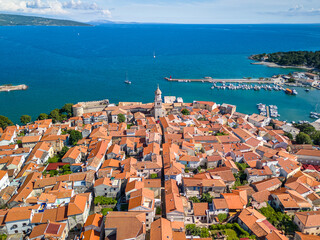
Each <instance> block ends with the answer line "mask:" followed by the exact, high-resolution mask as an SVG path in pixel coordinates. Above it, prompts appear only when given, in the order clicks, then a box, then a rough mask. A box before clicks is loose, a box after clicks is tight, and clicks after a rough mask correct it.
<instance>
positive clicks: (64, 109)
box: [60, 103, 73, 117]
mask: <svg viewBox="0 0 320 240" xmlns="http://www.w3.org/2000/svg"><path fill="white" fill-rule="evenodd" d="M72 106H73V103H66V104H65V105H63V107H62V108H61V109H60V113H61V114H63V113H65V114H66V115H67V116H68V117H72Z"/></svg>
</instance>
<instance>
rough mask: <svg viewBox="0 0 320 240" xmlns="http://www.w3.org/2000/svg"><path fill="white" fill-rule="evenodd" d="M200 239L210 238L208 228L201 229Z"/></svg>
mask: <svg viewBox="0 0 320 240" xmlns="http://www.w3.org/2000/svg"><path fill="white" fill-rule="evenodd" d="M200 237H201V238H208V237H210V233H209V229H208V228H206V227H203V228H201V232H200Z"/></svg>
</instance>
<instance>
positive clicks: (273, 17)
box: [0, 0, 320, 24]
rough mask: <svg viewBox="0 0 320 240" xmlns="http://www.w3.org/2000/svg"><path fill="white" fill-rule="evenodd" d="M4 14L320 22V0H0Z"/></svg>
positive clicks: (135, 19) (160, 20)
mask: <svg viewBox="0 0 320 240" xmlns="http://www.w3.org/2000/svg"><path fill="white" fill-rule="evenodd" d="M0 12H2V13H14V14H23V15H34V16H43V17H53V18H59V19H70V20H77V21H81V22H90V21H123V22H149V23H194V24H198V23H204V24H245V23H250V24H253V23H320V0H0Z"/></svg>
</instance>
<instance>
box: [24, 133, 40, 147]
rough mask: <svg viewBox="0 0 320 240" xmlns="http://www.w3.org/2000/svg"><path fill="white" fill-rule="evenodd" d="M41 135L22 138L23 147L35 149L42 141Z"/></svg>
mask: <svg viewBox="0 0 320 240" xmlns="http://www.w3.org/2000/svg"><path fill="white" fill-rule="evenodd" d="M41 137H42V136H41V135H36V136H24V137H21V144H22V147H30V148H33V147H34V146H35V145H36V144H37V143H38V142H39V141H40V139H41Z"/></svg>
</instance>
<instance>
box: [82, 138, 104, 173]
mask: <svg viewBox="0 0 320 240" xmlns="http://www.w3.org/2000/svg"><path fill="white" fill-rule="evenodd" d="M109 145H110V142H109V141H107V140H102V141H98V142H97V143H96V144H95V145H94V146H91V147H92V148H93V149H92V150H91V152H90V153H89V155H88V157H87V166H86V168H87V170H93V171H95V172H96V171H98V169H99V168H100V166H101V165H102V163H103V161H104V160H105V155H106V152H107V149H108V147H109Z"/></svg>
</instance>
